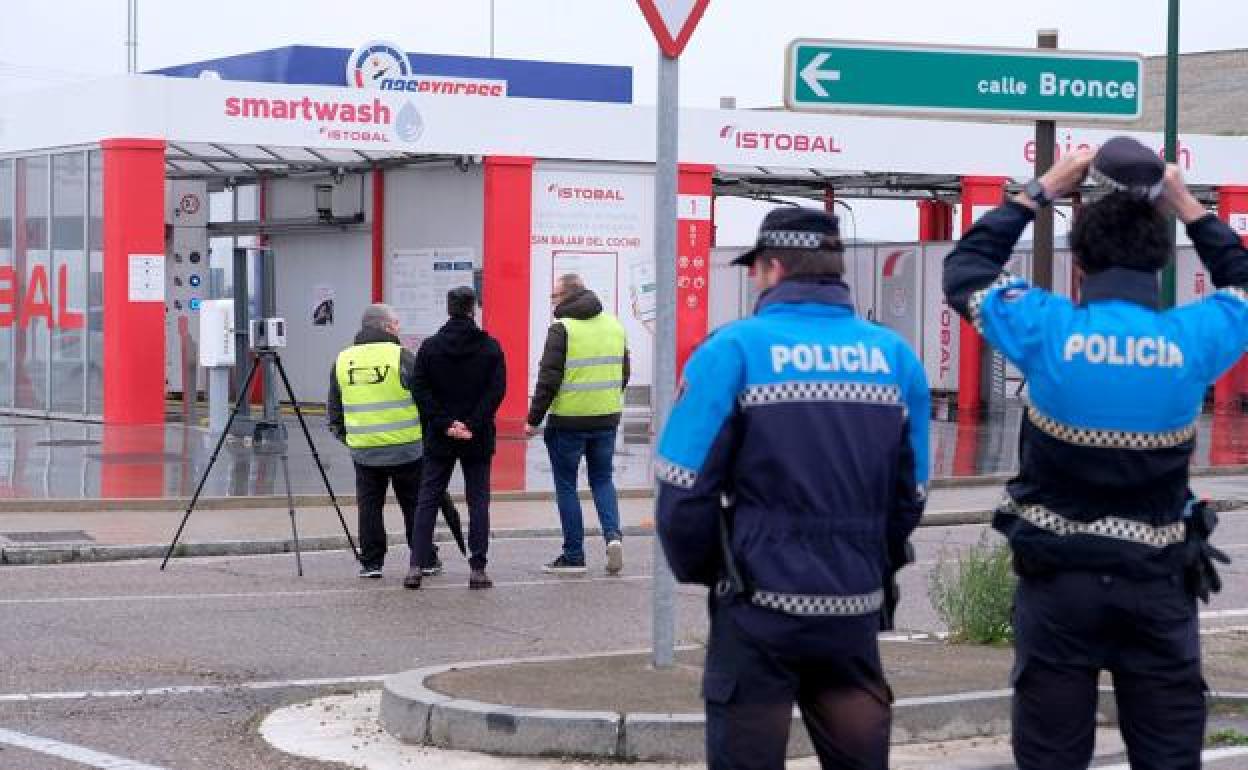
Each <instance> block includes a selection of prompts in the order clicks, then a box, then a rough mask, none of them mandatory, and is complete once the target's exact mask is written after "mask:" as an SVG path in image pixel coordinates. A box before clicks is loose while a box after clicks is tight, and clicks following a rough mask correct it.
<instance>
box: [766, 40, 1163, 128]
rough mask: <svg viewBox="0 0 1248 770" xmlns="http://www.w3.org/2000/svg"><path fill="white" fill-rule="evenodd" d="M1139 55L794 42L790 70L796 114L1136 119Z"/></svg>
mask: <svg viewBox="0 0 1248 770" xmlns="http://www.w3.org/2000/svg"><path fill="white" fill-rule="evenodd" d="M1143 71H1144V65H1143V61H1142V60H1141V59H1140V57H1139V56H1138V55H1136V54H1122V53H1112V54H1111V53H1090V52H1086V51H1060V50H1043V49H1036V48H974V47H961V46H945V45H912V44H908V43H859V42H853V41H846V40H794V41H793V42H792V43H790V44H789V48H788V56H787V60H786V62H785V70H784V103H785V105H786V106H787V107H788V108H789V109H792V110H814V111H827V112H917V113H937V114H944V115H979V116H989V117H991V116H1000V117H1025V118H1033V119H1043V120H1048V119H1053V118H1084V119H1096V120H1118V121H1131V120H1137V119H1138V118H1139V117H1140V109H1141V101H1142V92H1143V84H1142V77H1143Z"/></svg>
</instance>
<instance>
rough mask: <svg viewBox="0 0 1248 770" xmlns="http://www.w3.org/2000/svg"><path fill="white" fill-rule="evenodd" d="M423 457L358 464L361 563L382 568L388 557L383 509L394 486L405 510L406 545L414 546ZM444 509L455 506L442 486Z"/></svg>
mask: <svg viewBox="0 0 1248 770" xmlns="http://www.w3.org/2000/svg"><path fill="white" fill-rule="evenodd" d="M422 465H423V461H421V460H416V461H415V462H410V463H403V464H402V465H360V464H359V463H356V464H355V496H356V506H357V508H358V511H359V531H360V564H361V566H364V567H370V568H376V569H381V566H382V565H383V564H384V563H385V561H386V521H385V517H384V515H383V509H384V507H385V504H386V489H387V487H390V486H393V487H394V496H395V499H397V500H398V501H399V509H400V510H401V511H403V536H404V538H405V539H406V540H407V546H408V548H409V549H410V548H411V547H412V543H413V540H412V534H413V531H414V525H415V522H416V507H417V502H418V500H419V499H420V480H421V476H422ZM440 503H441V507H442V510H444V511H445V510H446V509H448V508H449V509H450V510H451V511H452V513H453V512H454V510H455V503H454V502H452V500H451V497H450V495H448V494H446V493H445V488H444V489H443V494H442V499H441V501H440Z"/></svg>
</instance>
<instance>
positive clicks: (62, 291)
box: [48, 152, 87, 414]
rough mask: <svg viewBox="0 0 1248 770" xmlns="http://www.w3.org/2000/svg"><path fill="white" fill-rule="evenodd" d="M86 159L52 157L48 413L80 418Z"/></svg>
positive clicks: (70, 155) (78, 154)
mask: <svg viewBox="0 0 1248 770" xmlns="http://www.w3.org/2000/svg"><path fill="white" fill-rule="evenodd" d="M86 177H87V163H86V157H85V156H84V154H83V153H81V152H73V153H67V154H64V155H56V156H53V158H52V264H51V270H50V271H49V273H48V281H49V284H50V285H51V289H52V324H51V325H52V334H51V357H52V366H51V369H52V380H51V382H50V392H49V394H48V396H49V400H50V404H49V408H50V409H51V411H53V412H64V413H69V414H82V413H83V411H84V406H85V405H84V404H83V378H84V377H85V376H86V372H85V369H84V366H83V363H84V351H83V345H84V344H85V336H86V329H85V326H86V305H87V258H86V252H85V250H84V249H83V243H84V239H85V237H86V231H85V225H86V223H85V221H84V219H85V217H86V206H87V201H86V192H87V188H86V184H87V178H86Z"/></svg>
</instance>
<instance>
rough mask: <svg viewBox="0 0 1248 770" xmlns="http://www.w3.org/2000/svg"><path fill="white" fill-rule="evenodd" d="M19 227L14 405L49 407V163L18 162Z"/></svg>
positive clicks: (42, 160) (41, 160)
mask: <svg viewBox="0 0 1248 770" xmlns="http://www.w3.org/2000/svg"><path fill="white" fill-rule="evenodd" d="M16 168H17V197H16V199H15V200H14V210H15V211H16V212H17V219H18V228H17V235H16V237H15V239H14V240H15V243H14V249H13V251H14V268H15V272H16V275H17V276H18V278H19V279H20V280H19V281H18V286H17V287H16V289H17V303H16V304H17V327H16V328H17V334H16V342H17V345H16V350H15V351H14V358H15V359H16V361H17V368H16V371H15V372H14V375H15V382H14V391H15V405H16V406H17V407H18V408H19V409H33V410H39V411H44V410H46V409H47V408H48V348H49V334H50V329H49V323H48V320H49V318H50V317H51V313H52V300H51V296H50V292H49V285H48V159H47V158H46V157H39V158H21V159H19V160H18V161H17V166H16Z"/></svg>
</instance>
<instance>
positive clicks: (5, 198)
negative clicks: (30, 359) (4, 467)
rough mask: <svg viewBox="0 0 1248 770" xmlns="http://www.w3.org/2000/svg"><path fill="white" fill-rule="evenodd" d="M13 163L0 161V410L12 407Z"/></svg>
mask: <svg viewBox="0 0 1248 770" xmlns="http://www.w3.org/2000/svg"><path fill="white" fill-rule="evenodd" d="M13 300H14V297H13V161H11V160H0V407H9V408H11V407H12V406H13Z"/></svg>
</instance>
